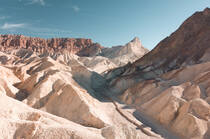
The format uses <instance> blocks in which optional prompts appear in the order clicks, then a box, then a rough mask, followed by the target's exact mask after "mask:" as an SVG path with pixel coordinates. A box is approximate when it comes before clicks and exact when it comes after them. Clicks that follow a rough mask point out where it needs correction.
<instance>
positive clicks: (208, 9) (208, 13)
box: [203, 7, 210, 15]
mask: <svg viewBox="0 0 210 139" xmlns="http://www.w3.org/2000/svg"><path fill="white" fill-rule="evenodd" d="M203 14H204V15H210V8H208V7H207V8H205V9H204V11H203Z"/></svg>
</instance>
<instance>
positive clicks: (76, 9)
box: [72, 5, 80, 12]
mask: <svg viewBox="0 0 210 139" xmlns="http://www.w3.org/2000/svg"><path fill="white" fill-rule="evenodd" d="M72 9H73V10H74V11H75V12H79V11H80V8H79V7H78V6H77V5H74V6H73V7H72Z"/></svg>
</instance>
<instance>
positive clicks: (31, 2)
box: [18, 0, 46, 6]
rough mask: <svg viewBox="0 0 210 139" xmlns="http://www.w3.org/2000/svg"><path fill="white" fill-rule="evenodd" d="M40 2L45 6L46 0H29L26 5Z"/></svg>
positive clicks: (23, 0)
mask: <svg viewBox="0 0 210 139" xmlns="http://www.w3.org/2000/svg"><path fill="white" fill-rule="evenodd" d="M18 1H19V2H26V0H18ZM32 4H39V5H42V6H45V4H46V3H45V0H27V2H26V3H25V5H32Z"/></svg>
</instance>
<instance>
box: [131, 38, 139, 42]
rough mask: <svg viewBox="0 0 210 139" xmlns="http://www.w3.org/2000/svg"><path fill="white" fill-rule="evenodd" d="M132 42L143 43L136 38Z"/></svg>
mask: <svg viewBox="0 0 210 139" xmlns="http://www.w3.org/2000/svg"><path fill="white" fill-rule="evenodd" d="M131 42H140V43H141V41H140V39H139V38H138V37H134V38H133V40H131Z"/></svg>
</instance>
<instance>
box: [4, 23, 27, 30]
mask: <svg viewBox="0 0 210 139" xmlns="http://www.w3.org/2000/svg"><path fill="white" fill-rule="evenodd" d="M25 26H26V24H23V23H22V24H11V23H5V24H3V25H2V26H1V27H0V28H1V29H3V30H10V29H17V28H24V27H25Z"/></svg>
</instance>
